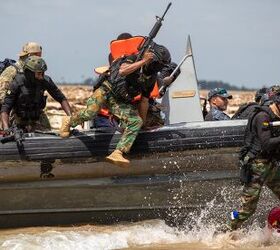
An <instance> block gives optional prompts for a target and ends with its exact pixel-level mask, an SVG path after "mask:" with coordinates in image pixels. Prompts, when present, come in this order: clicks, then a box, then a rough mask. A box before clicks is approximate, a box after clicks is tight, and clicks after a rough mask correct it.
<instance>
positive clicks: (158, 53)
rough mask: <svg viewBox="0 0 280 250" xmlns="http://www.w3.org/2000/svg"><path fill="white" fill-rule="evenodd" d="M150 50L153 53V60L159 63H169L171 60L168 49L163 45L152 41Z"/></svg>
mask: <svg viewBox="0 0 280 250" xmlns="http://www.w3.org/2000/svg"><path fill="white" fill-rule="evenodd" d="M151 51H152V52H153V53H154V55H155V58H154V60H155V61H157V62H159V63H161V64H169V63H170V62H171V55H170V53H169V50H168V49H167V48H166V47H164V46H163V45H159V44H156V43H154V44H153V45H152V47H151Z"/></svg>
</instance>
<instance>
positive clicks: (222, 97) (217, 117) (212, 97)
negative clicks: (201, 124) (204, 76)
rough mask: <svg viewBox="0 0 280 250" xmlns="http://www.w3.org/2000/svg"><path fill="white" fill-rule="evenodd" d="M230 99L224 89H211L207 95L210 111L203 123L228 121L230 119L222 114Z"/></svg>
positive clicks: (230, 96)
mask: <svg viewBox="0 0 280 250" xmlns="http://www.w3.org/2000/svg"><path fill="white" fill-rule="evenodd" d="M229 99H232V95H229V94H228V93H227V91H226V90H225V89H224V88H215V89H211V90H210V91H209V93H208V101H209V103H210V111H209V112H208V114H207V115H206V116H205V121H221V120H230V117H229V116H228V115H227V114H226V113H224V112H223V111H225V110H226V109H227V106H228V100H229Z"/></svg>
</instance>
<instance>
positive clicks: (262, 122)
mask: <svg viewBox="0 0 280 250" xmlns="http://www.w3.org/2000/svg"><path fill="white" fill-rule="evenodd" d="M270 92H271V95H270V98H271V101H272V103H271V104H270V105H269V106H260V107H259V108H256V109H255V111H254V112H253V113H252V114H251V116H250V118H249V120H248V124H247V128H246V131H245V139H244V146H243V147H242V149H241V151H240V162H241V170H242V171H241V181H242V182H243V183H244V187H243V191H242V195H241V202H242V206H241V208H240V209H239V210H234V211H232V212H231V216H230V220H229V227H230V229H231V230H235V229H237V228H239V227H240V226H241V224H242V223H243V222H244V221H246V220H247V219H248V218H249V217H250V216H251V215H252V214H253V213H254V212H255V210H256V208H257V203H258V200H259V197H260V193H261V189H262V186H263V185H264V184H266V186H267V187H268V188H269V189H271V190H272V192H273V193H274V194H275V195H276V196H277V198H278V199H279V198H280V182H279V176H280V152H279V145H280V134H279V128H277V127H276V126H274V124H275V123H274V122H275V121H278V122H279V121H280V86H274V87H273V88H272V89H271V91H270Z"/></svg>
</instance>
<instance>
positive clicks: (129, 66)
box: [119, 52, 154, 76]
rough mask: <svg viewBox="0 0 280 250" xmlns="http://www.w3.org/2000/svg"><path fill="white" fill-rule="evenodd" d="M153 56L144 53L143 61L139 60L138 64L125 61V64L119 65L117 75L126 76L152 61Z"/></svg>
mask: <svg viewBox="0 0 280 250" xmlns="http://www.w3.org/2000/svg"><path fill="white" fill-rule="evenodd" d="M153 56H154V54H153V53H151V52H145V54H144V56H143V59H141V60H140V61H138V62H133V61H129V60H127V62H124V63H122V64H121V66H120V69H119V74H120V76H127V75H129V74H131V73H133V72H134V71H136V70H137V69H139V68H141V67H142V66H144V65H145V64H147V63H149V62H151V61H152V60H153Z"/></svg>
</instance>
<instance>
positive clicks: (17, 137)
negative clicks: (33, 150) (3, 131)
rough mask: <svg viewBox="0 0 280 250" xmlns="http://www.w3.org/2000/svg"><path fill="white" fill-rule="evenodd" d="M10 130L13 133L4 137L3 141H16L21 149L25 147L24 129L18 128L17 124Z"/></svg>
mask: <svg viewBox="0 0 280 250" xmlns="http://www.w3.org/2000/svg"><path fill="white" fill-rule="evenodd" d="M9 130H10V133H11V135H9V136H5V137H3V138H2V139H1V143H2V144H5V143H7V142H11V141H15V142H16V143H17V146H18V148H19V149H20V148H23V143H22V142H23V140H24V138H23V130H22V129H18V128H17V126H12V127H11V128H10V129H9Z"/></svg>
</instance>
